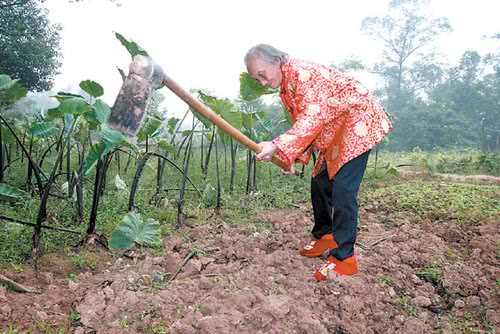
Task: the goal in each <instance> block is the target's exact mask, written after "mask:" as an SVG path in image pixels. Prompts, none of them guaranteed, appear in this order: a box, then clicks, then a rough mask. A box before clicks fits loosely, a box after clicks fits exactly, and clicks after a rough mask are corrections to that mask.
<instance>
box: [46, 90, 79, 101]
mask: <svg viewBox="0 0 500 334" xmlns="http://www.w3.org/2000/svg"><path fill="white" fill-rule="evenodd" d="M52 97H54V98H55V99H56V100H57V101H58V102H59V103H61V102H63V101H66V100H69V99H72V98H74V97H79V98H81V99H83V96H81V95H80V94H73V93H68V92H57V95H55V96H52Z"/></svg>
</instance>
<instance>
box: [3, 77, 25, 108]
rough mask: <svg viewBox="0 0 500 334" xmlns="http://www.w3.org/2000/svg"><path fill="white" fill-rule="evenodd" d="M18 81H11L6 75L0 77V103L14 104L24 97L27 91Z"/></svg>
mask: <svg viewBox="0 0 500 334" xmlns="http://www.w3.org/2000/svg"><path fill="white" fill-rule="evenodd" d="M18 81H19V80H18V79H16V80H11V79H10V77H9V76H7V75H2V76H1V78H0V103H11V102H15V101H17V100H20V99H21V98H23V97H25V96H26V94H27V93H28V90H27V89H26V88H23V87H22V86H21V84H20V83H19V82H18Z"/></svg>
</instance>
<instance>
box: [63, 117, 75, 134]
mask: <svg viewBox="0 0 500 334" xmlns="http://www.w3.org/2000/svg"><path fill="white" fill-rule="evenodd" d="M74 120H75V117H74V116H73V115H63V123H64V128H65V129H66V130H69V128H70V127H71V125H72V124H73V121H74Z"/></svg>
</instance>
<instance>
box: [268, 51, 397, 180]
mask: <svg viewBox="0 0 500 334" xmlns="http://www.w3.org/2000/svg"><path fill="white" fill-rule="evenodd" d="M281 73H282V81H281V87H280V97H281V100H282V101H283V104H284V106H285V108H286V109H287V110H288V112H289V113H290V116H291V117H292V119H293V121H294V124H293V126H292V128H291V129H290V130H288V131H287V132H285V133H284V134H282V135H281V136H279V137H277V138H276V139H274V140H273V143H274V144H275V145H276V146H277V147H278V148H279V150H280V151H279V152H278V155H279V156H280V157H281V158H282V159H283V160H284V161H285V162H286V163H287V164H288V165H290V163H291V162H295V161H296V160H298V161H299V162H302V163H304V164H308V163H309V159H310V157H311V153H312V149H313V148H316V149H317V150H318V151H319V156H318V159H317V161H316V164H315V166H314V170H313V173H312V176H313V177H314V176H316V175H317V174H318V172H319V170H320V168H321V166H322V164H323V161H326V167H327V169H328V176H329V178H330V179H332V178H333V177H334V176H335V174H336V173H337V172H338V170H339V169H340V168H341V167H342V166H343V165H344V164H345V163H347V162H349V161H350V160H352V159H354V158H356V157H357V156H359V155H361V154H362V153H364V152H366V151H368V150H370V149H371V148H373V147H374V146H375V145H377V144H378V143H379V142H380V141H381V140H382V138H383V137H384V136H385V135H386V134H387V133H388V132H389V131H390V130H391V129H392V124H391V121H390V120H389V117H388V116H387V114H386V113H385V111H384V109H383V108H382V106H381V105H380V103H379V102H378V101H377V100H376V98H375V97H374V96H373V95H371V94H370V93H369V92H368V90H367V89H366V88H365V87H364V86H363V85H361V84H360V83H359V82H358V81H357V80H356V79H354V78H352V77H349V76H347V75H345V74H343V73H340V72H338V71H336V70H335V69H333V68H331V67H327V66H323V65H318V64H314V63H310V62H306V61H300V60H294V59H289V60H287V61H286V62H285V63H284V64H283V65H282V66H281Z"/></svg>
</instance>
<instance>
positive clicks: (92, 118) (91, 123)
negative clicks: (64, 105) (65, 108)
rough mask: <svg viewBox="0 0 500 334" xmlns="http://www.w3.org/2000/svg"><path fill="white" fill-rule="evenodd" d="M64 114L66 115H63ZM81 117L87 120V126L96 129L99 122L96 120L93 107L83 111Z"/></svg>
mask: <svg viewBox="0 0 500 334" xmlns="http://www.w3.org/2000/svg"><path fill="white" fill-rule="evenodd" d="M65 116H66V115H65ZM83 118H85V120H86V121H87V123H88V124H89V128H90V129H91V130H95V129H97V127H98V126H99V125H100V124H101V123H100V122H99V121H98V120H97V112H96V111H95V109H93V110H91V111H89V112H87V113H85V114H84V115H83Z"/></svg>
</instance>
